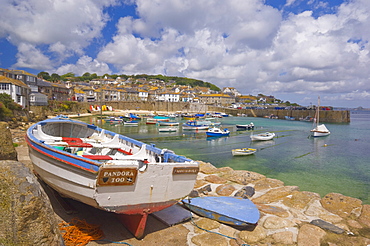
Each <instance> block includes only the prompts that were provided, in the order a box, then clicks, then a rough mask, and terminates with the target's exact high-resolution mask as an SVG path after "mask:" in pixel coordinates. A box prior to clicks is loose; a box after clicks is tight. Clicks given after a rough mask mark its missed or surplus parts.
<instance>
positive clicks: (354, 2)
mask: <svg viewBox="0 0 370 246" xmlns="http://www.w3.org/2000/svg"><path fill="white" fill-rule="evenodd" d="M0 8H1V9H2V15H1V16H0V67H1V68H8V69H22V70H26V71H28V72H31V73H33V74H38V73H39V72H41V71H46V72H49V73H50V74H52V73H57V74H60V75H62V74H66V73H69V72H72V73H75V74H76V75H82V74H83V73H85V72H89V73H97V74H98V75H103V74H105V73H108V74H128V75H130V74H142V73H145V74H163V75H168V76H183V77H188V78H195V79H201V80H203V81H206V82H211V83H214V84H216V85H217V86H219V87H220V88H223V87H235V88H236V89H238V90H239V91H240V92H241V93H243V94H246V95H248V94H251V95H257V94H259V93H262V94H266V95H274V96H275V97H277V98H279V99H281V100H284V101H291V102H296V103H299V104H301V105H304V106H306V105H310V104H311V103H312V104H315V103H316V101H317V97H318V96H320V97H321V104H322V105H331V106H336V107H358V106H362V107H366V108H370V83H369V78H370V69H368V68H369V67H370V53H369V43H368V40H369V39H370V33H369V32H368V27H369V26H370V1H368V0H265V1H262V0H229V1H224V0H212V1H209V0H122V1H119V0H100V1H94V0H79V1H57V0H50V1H43V0H28V1H21V0H16V1H14V0H1V1H0Z"/></svg>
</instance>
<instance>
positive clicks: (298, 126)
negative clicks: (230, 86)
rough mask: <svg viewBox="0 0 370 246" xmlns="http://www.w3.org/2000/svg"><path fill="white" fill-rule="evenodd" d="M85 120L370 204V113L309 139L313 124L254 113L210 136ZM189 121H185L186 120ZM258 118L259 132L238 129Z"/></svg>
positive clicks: (206, 159) (224, 121)
mask: <svg viewBox="0 0 370 246" xmlns="http://www.w3.org/2000/svg"><path fill="white" fill-rule="evenodd" d="M81 120H83V121H86V122H88V123H93V124H96V125H101V126H102V127H103V128H106V129H109V130H112V131H114V132H118V133H121V134H124V135H127V136H129V137H132V138H134V139H138V140H140V141H143V142H145V143H148V144H155V145H156V146H157V147H159V148H167V149H171V150H173V151H175V153H176V154H179V155H183V156H186V157H188V158H191V159H193V160H200V161H204V162H209V163H211V164H213V165H214V166H216V167H225V166H229V167H231V168H233V169H235V170H248V171H253V172H257V173H260V174H263V175H265V176H266V177H268V178H274V179H278V180H281V181H283V182H284V183H285V185H294V186H299V187H300V190H301V191H311V192H316V193H319V194H320V195H321V196H324V195H326V194H328V193H331V192H335V193H341V194H343V195H346V196H350V197H354V198H359V199H361V200H362V201H363V203H364V204H370V140H369V138H368V136H370V112H369V111H353V112H351V122H350V123H346V124H325V125H326V126H327V128H328V129H329V130H330V131H331V135H329V136H327V137H320V138H312V137H309V134H310V130H311V129H312V122H302V121H288V120H277V119H266V118H254V117H224V118H221V119H217V120H216V121H220V122H221V123H222V125H221V127H222V128H228V129H229V130H230V131H231V134H230V136H229V137H221V138H207V137H206V134H205V131H198V132H196V131H189V130H182V129H181V126H180V127H179V130H178V131H177V132H158V126H156V125H146V124H145V121H142V122H141V123H140V124H139V126H136V127H135V126H124V125H123V124H111V123H109V122H104V121H103V122H100V120H98V119H97V118H95V117H87V118H81ZM181 122H185V121H181ZM250 122H253V123H254V125H255V129H254V131H253V132H252V131H238V130H237V129H236V127H235V125H236V124H249V123H250ZM266 131H269V132H274V133H275V134H276V137H275V138H274V139H273V140H270V141H263V142H252V141H251V140H250V135H251V134H252V133H253V134H257V133H261V132H266ZM243 147H251V148H255V149H257V152H256V153H255V154H254V155H250V156H238V157H236V156H234V157H233V156H232V154H231V150H232V149H234V148H243Z"/></svg>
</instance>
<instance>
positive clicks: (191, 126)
mask: <svg viewBox="0 0 370 246" xmlns="http://www.w3.org/2000/svg"><path fill="white" fill-rule="evenodd" d="M208 128H209V125H204V124H198V123H197V122H196V121H187V122H185V123H183V124H182V129H183V130H207V129H208Z"/></svg>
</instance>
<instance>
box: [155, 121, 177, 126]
mask: <svg viewBox="0 0 370 246" xmlns="http://www.w3.org/2000/svg"><path fill="white" fill-rule="evenodd" d="M157 124H158V125H159V126H178V125H180V122H175V121H159V122H158V123H157Z"/></svg>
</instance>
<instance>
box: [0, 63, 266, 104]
mask: <svg viewBox="0 0 370 246" xmlns="http://www.w3.org/2000/svg"><path fill="white" fill-rule="evenodd" d="M0 93H7V94H9V95H10V96H11V97H12V99H13V100H14V101H15V102H17V103H18V104H20V105H21V106H22V107H28V106H33V105H35V106H42V105H47V104H48V101H49V100H57V101H76V102H91V103H93V102H109V101H161V102H192V103H201V104H206V105H216V106H230V105H235V103H238V104H240V103H242V104H243V103H245V104H247V103H248V104H255V103H258V102H261V100H262V101H266V98H263V97H254V96H243V95H241V93H239V92H238V91H237V90H236V89H235V88H234V87H225V88H223V89H222V90H221V91H212V90H210V88H208V87H200V86H196V87H194V88H192V87H191V86H189V85H175V83H174V81H170V82H167V83H165V82H164V81H161V80H157V79H151V80H149V81H147V79H145V78H139V79H133V78H127V79H122V78H121V77H117V78H116V79H112V78H109V77H107V76H105V77H104V78H102V79H99V78H95V79H92V80H91V81H81V82H71V81H59V82H57V83H56V82H49V81H46V80H43V79H41V78H37V76H35V75H33V74H30V73H27V72H25V71H22V70H8V69H1V68H0Z"/></svg>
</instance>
